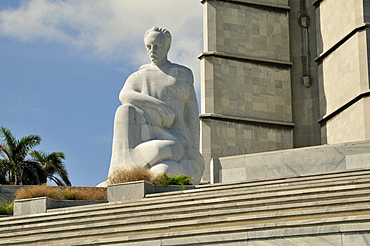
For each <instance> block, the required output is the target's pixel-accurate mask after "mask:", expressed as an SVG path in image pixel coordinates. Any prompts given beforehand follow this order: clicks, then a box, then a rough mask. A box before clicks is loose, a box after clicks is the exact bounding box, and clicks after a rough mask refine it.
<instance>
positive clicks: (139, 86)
mask: <svg viewBox="0 0 370 246" xmlns="http://www.w3.org/2000/svg"><path fill="white" fill-rule="evenodd" d="M144 43H145V47H146V50H147V52H148V55H149V58H150V60H151V63H150V64H146V65H143V66H142V67H140V69H139V71H137V72H135V73H133V74H131V75H130V76H129V78H128V79H127V81H126V83H125V84H124V86H123V88H122V90H121V92H120V95H119V99H120V101H121V102H122V105H121V106H120V107H118V109H117V111H116V115H115V120H114V136H113V146H112V158H111V163H110V168H109V174H108V176H109V175H111V174H112V173H113V172H114V171H115V170H118V169H123V168H125V169H130V168H131V167H134V166H140V167H145V168H149V169H150V170H151V171H152V172H153V173H155V174H161V173H169V174H174V175H176V174H180V175H187V176H190V177H192V178H193V179H194V182H195V183H196V184H198V183H199V182H200V179H201V176H202V175H203V170H204V159H203V156H202V155H201V154H200V153H199V118H198V104H197V100H196V97H195V91H194V86H193V74H192V72H191V70H190V69H189V68H187V67H184V66H181V65H178V64H174V63H171V62H170V61H168V60H167V53H168V51H169V49H170V44H171V34H170V32H169V31H167V30H166V29H163V28H159V27H154V28H151V29H149V30H148V31H147V32H146V33H145V36H144ZM105 183H106V184H107V182H105Z"/></svg>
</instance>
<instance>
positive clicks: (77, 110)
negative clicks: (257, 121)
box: [0, 0, 202, 186]
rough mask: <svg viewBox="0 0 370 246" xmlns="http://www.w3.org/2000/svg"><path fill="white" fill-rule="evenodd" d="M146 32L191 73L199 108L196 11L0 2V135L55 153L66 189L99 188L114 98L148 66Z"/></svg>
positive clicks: (145, 4)
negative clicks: (157, 30)
mask: <svg viewBox="0 0 370 246" xmlns="http://www.w3.org/2000/svg"><path fill="white" fill-rule="evenodd" d="M152 26H160V27H164V28H167V29H168V30H169V31H170V32H171V33H172V35H173V42H172V48H171V50H170V53H169V59H170V60H171V61H172V62H176V63H180V64H184V65H186V66H188V67H190V68H191V69H192V70H193V72H194V78H195V87H196V91H197V96H198V101H199V60H198V59H197V56H198V55H199V54H200V53H201V52H202V5H201V4H200V3H199V1H196V0H176V1H174V0H156V1H153V0H140V1H129V0H104V1H101V0H23V1H21V0H0V100H1V104H0V105H1V106H0V126H4V127H6V128H8V129H10V130H11V131H12V132H13V134H15V135H16V137H17V138H20V137H22V136H26V135H30V134H38V135H40V136H41V137H42V143H41V144H40V145H39V146H38V147H36V148H35V149H36V150H43V151H46V152H54V151H62V152H64V153H65V154H66V160H65V164H66V166H67V169H68V171H69V175H70V179H71V182H72V184H73V185H75V186H95V185H97V184H98V183H100V182H101V181H104V179H105V177H106V176H107V172H108V168H109V162H110V155H111V142H112V135H113V119H114V113H115V110H116V108H117V107H118V106H119V105H120V102H119V100H118V93H119V91H120V89H121V88H122V86H123V84H124V82H125V80H126V78H127V77H128V76H129V74H131V73H132V72H134V71H136V70H137V69H138V68H139V67H140V65H142V64H144V63H148V62H149V60H148V58H147V56H146V53H145V49H144V45H143V41H142V39H143V35H144V33H145V31H146V30H147V29H149V28H151V27H152Z"/></svg>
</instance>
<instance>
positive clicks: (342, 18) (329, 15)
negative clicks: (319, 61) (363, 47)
mask: <svg viewBox="0 0 370 246" xmlns="http://www.w3.org/2000/svg"><path fill="white" fill-rule="evenodd" d="M319 11H320V30H317V31H319V32H320V34H321V37H322V42H323V47H322V49H320V50H319V53H321V52H323V51H327V50H328V49H330V48H331V47H333V46H334V45H335V44H336V43H337V42H339V41H340V40H341V39H342V38H344V37H345V36H346V35H347V34H349V33H350V32H351V31H352V30H354V29H355V28H357V27H358V26H360V25H363V24H364V8H363V1H362V0H346V1H338V0H325V1H321V2H320V6H319Z"/></svg>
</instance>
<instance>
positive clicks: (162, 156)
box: [135, 127, 185, 166]
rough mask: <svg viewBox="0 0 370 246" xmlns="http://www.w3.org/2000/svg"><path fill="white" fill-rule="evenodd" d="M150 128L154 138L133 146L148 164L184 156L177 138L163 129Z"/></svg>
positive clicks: (182, 148) (151, 164) (174, 159)
mask: <svg viewBox="0 0 370 246" xmlns="http://www.w3.org/2000/svg"><path fill="white" fill-rule="evenodd" d="M152 130H153V132H154V135H155V138H156V139H153V140H150V141H147V142H144V143H142V144H139V145H138V146H137V147H136V148H135V149H136V150H137V151H138V152H139V153H140V154H141V155H142V156H143V158H144V159H145V160H146V162H147V163H148V164H149V165H150V166H153V165H155V164H157V163H159V162H161V161H163V160H173V161H176V162H177V161H179V160H180V159H181V158H183V157H184V154H185V150H184V147H183V145H182V144H181V143H180V141H179V139H177V138H176V137H175V136H173V135H172V134H171V133H170V132H169V131H167V130H165V129H162V128H159V127H152Z"/></svg>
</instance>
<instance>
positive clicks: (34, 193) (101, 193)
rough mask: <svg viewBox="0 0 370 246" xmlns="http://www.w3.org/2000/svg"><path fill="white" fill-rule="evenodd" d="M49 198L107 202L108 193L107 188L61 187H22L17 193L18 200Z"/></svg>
mask: <svg viewBox="0 0 370 246" xmlns="http://www.w3.org/2000/svg"><path fill="white" fill-rule="evenodd" d="M35 197H49V198H53V199H56V200H91V201H106V200H107V191H106V189H105V188H99V187H61V186H47V185H35V186H29V187H21V188H19V189H18V191H17V192H16V198H15V199H16V200H19V199H27V198H35Z"/></svg>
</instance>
